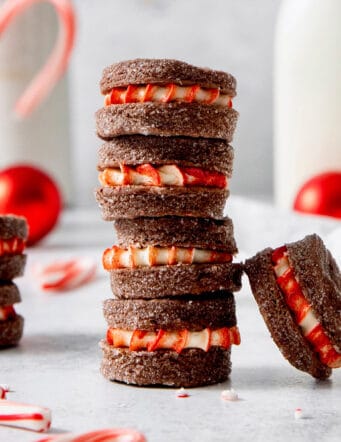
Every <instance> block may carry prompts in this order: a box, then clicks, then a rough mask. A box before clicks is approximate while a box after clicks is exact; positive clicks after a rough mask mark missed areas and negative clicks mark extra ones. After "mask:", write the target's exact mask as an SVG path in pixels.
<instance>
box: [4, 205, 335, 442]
mask: <svg viewBox="0 0 341 442" xmlns="http://www.w3.org/2000/svg"><path fill="white" fill-rule="evenodd" d="M227 212H228V214H229V216H231V217H232V218H233V220H234V225H235V233H236V239H237V242H238V245H239V249H240V251H241V253H240V255H239V256H238V259H241V260H242V259H245V257H247V256H251V255H252V254H254V253H255V252H257V251H258V250H260V249H261V248H263V247H265V246H268V245H271V246H278V245H281V244H282V242H284V241H291V240H297V239H300V238H302V237H303V236H304V235H305V234H306V233H311V232H314V231H315V232H317V233H319V234H320V235H321V236H322V237H323V238H324V239H325V241H326V243H327V244H328V246H329V247H330V249H332V251H333V253H334V254H335V256H336V258H337V260H338V263H339V264H341V223H340V222H338V221H332V220H326V219H320V218H311V217H301V216H297V215H293V214H287V213H285V212H279V211H277V210H275V209H273V208H272V207H270V206H268V205H265V204H262V203H258V202H254V201H250V200H246V199H242V198H238V197H231V198H230V200H229V202H228V210H227ZM113 243H114V233H113V229H112V225H111V223H105V222H103V221H102V220H101V218H100V213H99V211H98V210H95V209H94V210H78V211H76V212H67V213H65V214H64V216H63V219H62V221H61V223H60V225H59V227H58V228H57V229H56V230H55V231H54V233H53V234H52V235H50V237H49V238H48V239H47V240H46V241H45V242H44V243H42V244H41V245H40V246H38V247H35V248H31V249H29V250H28V254H29V262H28V266H27V269H26V274H25V276H24V277H23V278H21V279H18V280H17V284H18V285H19V287H20V290H21V292H22V298H23V301H22V303H21V304H20V305H18V306H17V311H18V312H20V313H21V314H23V316H24V317H25V331H24V337H23V339H22V341H21V344H20V346H18V347H17V348H13V349H8V350H2V351H1V352H0V383H6V384H8V385H9V386H10V387H11V388H12V389H13V390H15V392H13V393H11V394H9V395H8V399H10V400H14V401H20V402H26V403H32V404H37V405H44V406H47V407H49V408H51V410H52V413H53V419H52V428H51V430H50V433H52V434H55V433H62V432H66V431H72V432H85V431H88V430H92V429H98V428H106V427H130V428H135V429H137V430H140V431H142V432H143V433H144V434H145V436H146V437H147V439H148V441H149V442H160V441H179V442H180V441H181V442H186V441H207V442H209V441H243V440H252V441H265V440H266V441H288V440H289V441H301V440H302V441H319V442H320V441H336V440H340V437H341V422H340V414H341V394H340V393H341V370H339V371H337V370H335V371H334V373H333V376H332V378H331V379H330V380H328V381H324V382H317V381H316V380H314V379H313V378H311V377H310V376H309V375H307V374H305V373H301V372H299V371H298V370H296V369H294V368H293V367H292V366H291V365H290V364H289V363H287V362H286V361H285V360H284V359H283V358H282V356H281V354H280V352H279V350H278V349H277V348H276V347H275V345H274V343H273V342H272V340H271V338H270V337H269V333H268V331H267V329H266V327H265V325H264V323H263V321H262V319H261V317H260V314H259V312H258V308H257V305H256V304H255V301H254V299H253V297H252V295H251V294H250V290H249V286H248V283H247V281H246V279H245V278H244V285H243V289H242V291H241V292H239V293H238V294H237V295H236V301H237V316H238V324H239V328H240V332H241V336H242V344H241V345H240V346H239V347H234V348H233V351H232V362H233V370H232V375H231V379H230V380H229V381H228V382H226V383H224V384H220V385H216V386H210V387H204V388H196V389H191V390H190V391H189V393H190V397H189V398H186V399H178V398H176V395H175V390H174V389H169V388H137V387H133V386H126V385H124V384H118V383H112V382H109V381H107V380H105V379H104V378H103V377H102V376H101V374H100V373H99V365H100V360H101V352H100V349H99V348H98V341H99V340H100V339H101V338H102V337H103V336H104V334H105V331H106V324H105V321H104V319H103V316H102V311H101V306H102V301H103V300H104V299H106V298H108V297H110V296H111V292H110V288H109V278H108V275H107V274H105V273H104V271H103V270H101V269H100V262H101V254H102V251H103V249H104V248H106V247H108V246H110V245H112V244H113ZM70 256H89V257H92V258H94V259H95V260H96V261H97V262H98V267H99V270H98V276H97V278H96V279H95V280H94V281H93V282H91V283H89V284H87V285H85V286H83V287H81V288H79V289H77V290H74V291H72V292H64V293H60V294H49V293H45V292H42V291H41V290H39V288H38V287H37V285H36V282H35V280H34V278H33V276H32V267H33V266H34V265H35V263H46V262H50V261H54V260H55V259H57V258H66V257H70ZM232 387H233V388H234V389H235V390H236V391H237V393H238V395H239V397H240V400H239V401H238V402H224V401H222V400H221V398H220V393H221V391H222V390H224V389H228V388H232ZM297 407H300V408H302V410H303V413H304V419H299V420H295V419H294V411H295V408H297ZM39 438H40V435H38V434H35V433H32V432H29V431H24V430H17V429H12V428H7V427H0V441H1V442H12V441H23V442H26V441H35V440H38V439H39Z"/></svg>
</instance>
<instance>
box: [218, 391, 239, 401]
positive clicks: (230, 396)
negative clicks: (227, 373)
mask: <svg viewBox="0 0 341 442" xmlns="http://www.w3.org/2000/svg"><path fill="white" fill-rule="evenodd" d="M220 397H221V399H223V400H224V401H231V402H233V401H238V399H239V398H238V394H237V392H236V391H234V389H233V388H231V390H223V391H222V392H221V395H220Z"/></svg>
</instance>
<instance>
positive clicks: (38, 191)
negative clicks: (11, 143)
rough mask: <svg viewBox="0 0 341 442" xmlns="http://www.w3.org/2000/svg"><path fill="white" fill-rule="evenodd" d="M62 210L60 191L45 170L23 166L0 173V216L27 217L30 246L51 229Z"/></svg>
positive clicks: (13, 167) (16, 166) (0, 171)
mask: <svg viewBox="0 0 341 442" xmlns="http://www.w3.org/2000/svg"><path fill="white" fill-rule="evenodd" d="M61 208H62V198H61V194H60V191H59V189H58V187H57V185H56V183H55V182H54V181H53V179H52V178H51V177H50V176H49V175H47V174H46V173H45V172H44V171H42V170H40V169H38V168H37V167H33V166H29V165H21V164H20V165H15V166H12V167H9V168H7V169H3V170H0V214H6V213H11V214H14V215H21V216H24V217H26V219H27V222H28V225H29V237H28V241H27V244H28V245H32V244H35V243H36V242H38V241H39V240H40V239H42V238H43V237H44V236H45V235H47V234H48V233H49V232H50V231H51V230H52V228H53V227H54V226H55V224H56V223H57V220H58V218H59V215H60V212H61Z"/></svg>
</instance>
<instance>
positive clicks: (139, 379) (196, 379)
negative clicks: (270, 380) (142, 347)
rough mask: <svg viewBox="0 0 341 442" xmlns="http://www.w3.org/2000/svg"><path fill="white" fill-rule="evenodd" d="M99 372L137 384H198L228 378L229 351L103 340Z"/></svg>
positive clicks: (114, 379)
mask: <svg viewBox="0 0 341 442" xmlns="http://www.w3.org/2000/svg"><path fill="white" fill-rule="evenodd" d="M101 347H102V350H103V352H104V358H103V361H102V366H101V371H102V374H103V376H104V377H105V378H107V379H109V380H112V381H120V382H125V383H127V384H136V385H166V386H171V387H198V386H200V385H209V384H216V383H218V382H224V381H226V380H227V378H228V376H229V374H230V372H231V360H230V350H224V349H222V348H220V347H212V348H210V350H209V351H207V352H205V351H203V350H201V349H194V348H189V349H186V350H184V351H183V352H181V353H180V354H178V353H176V352H175V351H171V350H165V351H162V350H161V351H155V352H148V351H139V352H133V351H130V350H129V349H124V348H113V347H112V346H110V345H109V344H108V343H107V342H105V341H102V342H101Z"/></svg>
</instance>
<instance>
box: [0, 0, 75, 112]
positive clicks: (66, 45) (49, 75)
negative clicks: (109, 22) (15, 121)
mask: <svg viewBox="0 0 341 442" xmlns="http://www.w3.org/2000/svg"><path fill="white" fill-rule="evenodd" d="M41 1H49V2H50V3H52V5H53V6H54V7H55V9H56V12H57V14H58V17H59V23H60V28H59V29H60V30H59V35H58V39H57V42H56V44H55V47H54V49H53V51H52V53H51V55H50V57H49V58H48V60H47V62H46V64H45V65H44V66H43V68H42V69H41V71H40V72H39V73H38V74H37V75H36V77H34V79H33V80H32V82H31V83H30V85H29V86H28V88H27V89H26V90H25V92H24V93H23V94H22V96H21V97H20V98H19V100H18V101H17V103H16V104H15V108H14V110H15V112H16V113H17V115H18V116H20V117H27V116H28V115H29V114H30V113H31V112H32V111H33V110H34V109H35V108H36V107H37V106H38V105H39V104H40V103H41V102H42V101H43V100H44V98H46V97H47V95H48V94H49V93H50V91H51V90H52V89H53V87H54V86H55V84H56V83H57V82H58V80H59V79H60V77H61V76H62V75H63V73H64V72H65V70H66V68H67V65H68V62H69V59H70V55H71V52H72V48H73V45H74V40H75V13H74V9H73V7H72V4H71V2H70V1H69V0H7V1H6V2H5V3H4V4H3V6H2V8H0V36H1V34H2V32H3V31H4V30H5V29H6V28H7V26H8V25H9V24H10V23H11V22H12V20H13V19H14V18H15V17H16V16H17V15H19V14H21V13H22V12H23V11H24V10H25V9H27V8H28V7H29V6H31V5H32V4H34V3H38V2H41Z"/></svg>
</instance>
